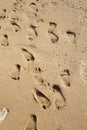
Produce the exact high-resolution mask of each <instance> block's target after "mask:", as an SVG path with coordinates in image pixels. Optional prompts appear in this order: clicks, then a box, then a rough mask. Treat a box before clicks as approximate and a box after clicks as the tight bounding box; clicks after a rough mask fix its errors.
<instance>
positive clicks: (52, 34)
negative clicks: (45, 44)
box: [48, 31, 59, 43]
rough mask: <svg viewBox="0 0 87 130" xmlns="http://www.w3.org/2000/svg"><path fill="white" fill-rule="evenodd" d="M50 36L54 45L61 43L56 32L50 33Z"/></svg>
mask: <svg viewBox="0 0 87 130" xmlns="http://www.w3.org/2000/svg"><path fill="white" fill-rule="evenodd" d="M48 34H49V37H50V39H51V42H52V43H57V42H58V41H59V37H58V36H57V35H56V34H55V33H54V32H50V31H48Z"/></svg>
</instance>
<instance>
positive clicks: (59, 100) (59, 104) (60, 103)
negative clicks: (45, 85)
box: [53, 84, 66, 110]
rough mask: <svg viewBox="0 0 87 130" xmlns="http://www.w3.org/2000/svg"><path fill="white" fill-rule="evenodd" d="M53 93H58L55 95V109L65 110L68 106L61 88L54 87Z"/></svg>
mask: <svg viewBox="0 0 87 130" xmlns="http://www.w3.org/2000/svg"><path fill="white" fill-rule="evenodd" d="M53 91H54V92H57V93H56V95H55V99H56V100H55V107H56V109H57V110H60V109H63V108H64V107H65V106H66V99H65V97H64V95H63V93H62V90H61V88H60V87H59V85H56V84H55V85H53Z"/></svg>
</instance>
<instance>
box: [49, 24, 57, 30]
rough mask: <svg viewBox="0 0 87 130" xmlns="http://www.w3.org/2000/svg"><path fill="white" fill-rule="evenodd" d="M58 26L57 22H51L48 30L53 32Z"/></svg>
mask: <svg viewBox="0 0 87 130" xmlns="http://www.w3.org/2000/svg"><path fill="white" fill-rule="evenodd" d="M56 27H57V24H56V23H55V22H49V29H48V32H53V31H54V30H55V29H56Z"/></svg>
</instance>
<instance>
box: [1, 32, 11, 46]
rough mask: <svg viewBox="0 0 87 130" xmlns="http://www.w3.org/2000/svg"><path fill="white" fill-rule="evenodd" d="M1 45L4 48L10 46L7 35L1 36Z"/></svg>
mask: <svg viewBox="0 0 87 130" xmlns="http://www.w3.org/2000/svg"><path fill="white" fill-rule="evenodd" d="M0 44H1V45H2V46H8V45H9V42H8V35H7V34H4V35H1V36H0Z"/></svg>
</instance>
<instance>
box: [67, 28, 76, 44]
mask: <svg viewBox="0 0 87 130" xmlns="http://www.w3.org/2000/svg"><path fill="white" fill-rule="evenodd" d="M66 33H67V36H68V37H69V39H70V41H71V42H72V43H76V33H75V32H72V31H67V32H66Z"/></svg>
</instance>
